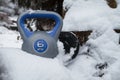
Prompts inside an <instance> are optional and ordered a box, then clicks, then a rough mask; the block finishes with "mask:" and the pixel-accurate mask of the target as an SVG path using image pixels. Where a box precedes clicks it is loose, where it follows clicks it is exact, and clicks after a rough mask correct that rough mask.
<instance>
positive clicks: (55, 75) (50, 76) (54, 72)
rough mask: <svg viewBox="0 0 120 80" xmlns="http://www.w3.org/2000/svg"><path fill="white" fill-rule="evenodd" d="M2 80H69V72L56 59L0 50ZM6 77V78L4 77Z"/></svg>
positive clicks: (10, 49) (12, 50)
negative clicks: (3, 69) (3, 70)
mask: <svg viewBox="0 0 120 80" xmlns="http://www.w3.org/2000/svg"><path fill="white" fill-rule="evenodd" d="M0 59H1V64H4V65H0V67H1V66H4V68H5V69H6V72H4V73H3V74H4V75H3V76H2V78H3V79H4V80H11V79H12V80H71V76H70V74H69V71H68V70H67V69H66V68H65V67H64V66H63V65H62V64H60V62H59V60H58V59H56V58H55V59H48V58H43V57H38V56H35V55H31V54H29V53H26V52H23V51H22V50H20V49H14V48H0ZM6 76H7V77H6Z"/></svg>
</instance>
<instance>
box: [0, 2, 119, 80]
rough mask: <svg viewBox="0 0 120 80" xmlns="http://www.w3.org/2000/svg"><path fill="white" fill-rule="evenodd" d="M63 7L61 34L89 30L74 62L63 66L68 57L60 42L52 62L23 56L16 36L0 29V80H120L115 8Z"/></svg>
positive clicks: (100, 5) (100, 4)
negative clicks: (57, 53) (87, 36)
mask: <svg viewBox="0 0 120 80" xmlns="http://www.w3.org/2000/svg"><path fill="white" fill-rule="evenodd" d="M118 1H119V0H118ZM79 4H81V5H79ZM64 6H65V7H67V8H68V12H67V13H66V15H65V19H64V25H63V30H66V31H74V30H77V31H78V30H79V31H82V30H91V29H92V30H93V32H92V33H91V35H90V36H89V40H88V41H87V42H86V44H84V45H83V46H81V47H80V51H79V55H78V56H77V58H76V59H75V60H73V61H71V62H67V60H68V59H69V57H70V55H64V49H63V44H62V43H61V42H58V48H59V55H58V56H57V57H56V58H54V59H48V58H43V57H38V56H35V55H31V54H29V53H26V52H23V51H22V50H21V49H20V48H21V45H22V40H21V38H19V40H18V36H19V33H18V32H16V31H10V30H8V29H6V28H4V27H3V26H0V47H1V48H0V62H1V64H0V69H3V70H2V72H3V73H0V79H2V78H3V79H4V80H120V77H119V75H120V63H119V62H120V45H119V38H120V36H119V35H120V34H117V33H116V32H115V31H114V30H113V28H120V27H119V26H120V23H119V22H120V20H119V16H120V15H119V13H120V10H119V6H118V8H117V9H111V8H109V7H108V6H107V5H106V3H105V1H104V0H64ZM88 13H89V14H88ZM78 28H79V29H78ZM6 47H7V48H6ZM72 52H73V50H72V49H71V53H72ZM104 63H107V65H106V66H105V67H103V69H99V68H98V66H97V65H99V64H104ZM101 74H103V76H101V77H100V75H101Z"/></svg>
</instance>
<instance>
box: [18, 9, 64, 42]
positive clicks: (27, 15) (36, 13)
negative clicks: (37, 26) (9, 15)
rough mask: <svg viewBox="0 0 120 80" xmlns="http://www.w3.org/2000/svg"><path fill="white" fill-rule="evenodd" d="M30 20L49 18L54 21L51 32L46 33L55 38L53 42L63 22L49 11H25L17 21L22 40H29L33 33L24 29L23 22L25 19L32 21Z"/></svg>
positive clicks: (58, 16)
mask: <svg viewBox="0 0 120 80" xmlns="http://www.w3.org/2000/svg"><path fill="white" fill-rule="evenodd" d="M32 18H49V19H53V20H55V26H54V28H53V29H52V30H50V31H48V32H47V33H48V34H49V35H50V36H51V37H53V38H55V40H56V41H57V40H58V36H59V34H60V32H61V29H62V25H63V21H62V18H61V16H60V15H59V14H57V13H55V12H51V11H42V10H36V11H32V12H31V11H27V12H24V13H23V14H21V15H20V16H19V18H18V20H17V25H18V29H19V31H20V34H21V36H22V37H23V40H25V39H26V38H29V37H30V36H31V35H32V34H33V33H34V32H31V31H29V30H28V29H27V28H26V27H25V20H26V19H32Z"/></svg>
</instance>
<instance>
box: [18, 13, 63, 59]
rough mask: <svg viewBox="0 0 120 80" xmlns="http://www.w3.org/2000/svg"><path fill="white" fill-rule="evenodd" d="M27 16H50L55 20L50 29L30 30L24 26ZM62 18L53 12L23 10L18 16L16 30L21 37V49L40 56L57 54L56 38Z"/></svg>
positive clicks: (48, 56)
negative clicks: (53, 25)
mask: <svg viewBox="0 0 120 80" xmlns="http://www.w3.org/2000/svg"><path fill="white" fill-rule="evenodd" d="M28 18H50V19H53V20H55V27H54V28H53V29H52V30H51V31H47V32H46V31H35V32H31V31H29V30H28V29H27V28H26V27H25V20H26V19H28ZM62 24H63V22H62V18H61V17H60V16H59V15H58V14H57V13H55V12H49V11H34V12H32V13H31V12H29V11H28V12H25V13H23V14H22V15H21V16H20V17H19V18H18V30H19V32H20V34H21V36H22V38H23V44H22V50H24V51H26V52H28V53H31V54H35V55H38V56H41V57H47V58H54V57H56V56H57V55H58V47H57V40H58V36H59V34H60V31H61V29H62Z"/></svg>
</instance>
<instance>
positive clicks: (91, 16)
mask: <svg viewBox="0 0 120 80" xmlns="http://www.w3.org/2000/svg"><path fill="white" fill-rule="evenodd" d="M64 7H65V9H66V8H67V9H68V11H67V13H66V15H65V18H64V24H63V31H86V30H96V29H98V28H104V29H107V28H113V29H116V28H117V29H120V27H119V26H120V20H119V18H120V8H119V6H118V8H116V9H112V8H110V7H109V6H108V5H107V3H106V1H105V0H92V1H91V0H70V1H68V0H64Z"/></svg>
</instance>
